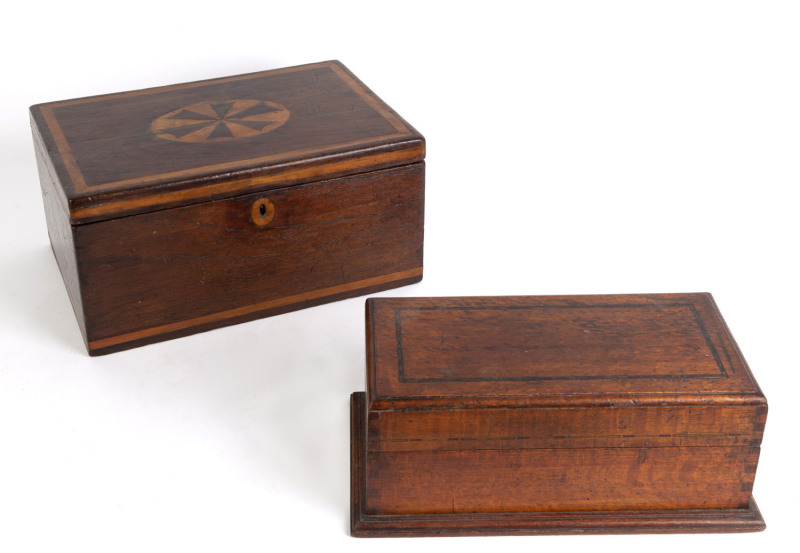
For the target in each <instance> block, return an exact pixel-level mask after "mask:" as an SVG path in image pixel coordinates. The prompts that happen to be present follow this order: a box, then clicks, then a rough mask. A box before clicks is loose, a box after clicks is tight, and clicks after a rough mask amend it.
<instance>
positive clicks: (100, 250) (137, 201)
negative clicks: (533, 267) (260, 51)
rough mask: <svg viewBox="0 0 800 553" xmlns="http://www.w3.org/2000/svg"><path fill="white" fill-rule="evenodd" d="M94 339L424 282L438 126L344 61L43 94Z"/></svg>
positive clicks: (61, 222)
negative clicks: (80, 94)
mask: <svg viewBox="0 0 800 553" xmlns="http://www.w3.org/2000/svg"><path fill="white" fill-rule="evenodd" d="M31 124H32V128H33V135H34V144H35V148H36V157H37V161H38V166H39V175H40V180H41V187H42V194H43V197H44V205H45V211H46V215H47V225H48V231H49V234H50V241H51V243H52V246H53V251H54V252H55V256H56V259H57V260H58V265H59V267H60V269H61V273H62V275H63V277H64V282H65V283H66V286H67V290H68V292H69V296H70V299H71V301H72V305H73V307H74V309H75V313H76V315H77V318H78V322H79V323H80V327H81V331H82V333H83V336H84V339H85V341H86V344H87V348H88V350H89V353H90V354H103V353H109V352H112V351H116V350H122V349H127V348H131V347H134V346H139V345H143V344H146V343H150V342H155V341H160V340H165V339H168V338H173V337H176V336H181V335H186V334H191V333H195V332H198V331H202V330H207V329H210V328H215V327H219V326H222V325H228V324H233V323H237V322H241V321H246V320H250V319H255V318H258V317H264V316H268V315H275V314H278V313H283V312H286V311H292V310H295V309H300V308H303V307H308V306H312V305H317V304H321V303H325V302H329V301H333V300H337V299H342V298H347V297H352V296H357V295H361V294H367V293H371V292H375V291H378V290H384V289H387V288H392V287H396V286H402V285H405V284H410V283H413V282H417V281H419V280H420V279H421V278H422V244H423V197H424V161H423V159H424V156H425V142H424V139H423V137H422V135H420V134H419V133H418V132H417V131H415V130H414V129H413V128H412V127H411V126H410V125H409V124H408V123H406V122H405V121H404V120H403V119H402V118H400V117H399V116H398V115H397V114H396V113H395V112H394V111H392V109H391V108H389V107H388V106H387V105H386V104H385V103H383V102H382V101H381V100H380V99H379V98H378V97H377V96H375V94H373V93H372V92H371V91H370V90H369V89H368V88H367V87H366V86H364V85H363V84H362V83H361V82H360V81H359V80H358V79H357V78H356V77H355V76H353V74H352V73H350V72H349V71H348V70H347V69H346V68H345V67H344V66H343V65H342V64H340V63H338V62H335V61H331V62H324V63H318V64H313V65H305V66H300V67H291V68H287V69H279V70H275V71H266V72H262V73H253V74H249V75H239V76H235V77H228V78H221V79H214V80H209V81H200V82H193V83H186V84H179V85H175V86H167V87H162V88H152V89H147V90H139V91H135V92H125V93H121V94H111V95H107V96H96V97H91V98H80V99H76V100H67V101H63V102H54V103H49V104H41V105H36V106H33V107H32V108H31Z"/></svg>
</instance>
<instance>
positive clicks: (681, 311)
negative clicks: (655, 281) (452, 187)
mask: <svg viewBox="0 0 800 553" xmlns="http://www.w3.org/2000/svg"><path fill="white" fill-rule="evenodd" d="M367 363H368V365H367V388H368V391H367V393H366V394H365V395H364V396H361V395H359V394H356V395H354V398H353V402H354V403H353V432H354V447H355V448H356V449H354V451H353V476H352V479H353V490H354V491H353V494H354V495H353V502H354V503H353V505H354V506H353V522H352V525H353V526H352V532H353V534H354V535H365V536H368V535H428V534H438V533H442V534H480V533H490V534H503V533H561V532H621V531H635V532H654V531H659V532H661V531H670V532H672V531H753V530H760V529H763V528H764V525H763V520H762V519H761V517H760V514H759V513H758V511H757V509H755V507H754V503H753V502H752V497H751V492H752V488H753V481H754V478H755V472H756V466H757V464H758V456H759V452H760V444H761V438H762V435H763V430H764V423H765V420H766V413H767V403H766V399H765V398H764V396H763V394H762V393H761V391H760V389H759V388H758V385H757V384H756V382H755V379H754V378H753V377H752V374H751V373H750V370H749V368H748V367H747V364H746V362H745V361H744V358H743V357H742V356H741V354H740V352H739V350H738V348H737V346H736V344H735V342H734V341H733V338H732V336H731V335H730V333H729V331H728V329H727V327H726V326H725V323H724V322H723V320H722V318H721V316H720V314H719V311H718V310H717V308H716V305H715V304H714V302H713V299H712V298H711V296H710V295H708V294H656V295H617V296H552V297H516V298H497V297H496V298H488V297H487V298H378V299H370V300H368V302H367Z"/></svg>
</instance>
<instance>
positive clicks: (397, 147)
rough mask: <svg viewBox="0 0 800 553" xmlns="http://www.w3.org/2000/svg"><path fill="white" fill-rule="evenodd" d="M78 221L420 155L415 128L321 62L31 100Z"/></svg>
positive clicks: (37, 127) (340, 70)
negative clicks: (102, 93) (43, 101)
mask: <svg viewBox="0 0 800 553" xmlns="http://www.w3.org/2000/svg"><path fill="white" fill-rule="evenodd" d="M31 121H32V126H33V129H34V137H35V140H36V141H37V142H38V144H37V148H38V149H40V150H41V151H43V152H46V153H47V156H46V157H47V158H49V159H46V160H45V161H46V163H47V167H48V170H50V171H51V172H52V173H53V176H54V181H55V182H56V183H60V188H61V190H59V192H61V193H63V197H62V200H64V202H66V205H67V206H68V209H69V212H70V218H71V222H72V223H73V224H75V223H84V222H90V221H97V220H103V219H111V218H116V217H121V216H124V215H131V214H135V213H141V212H146V211H156V210H159V209H163V208H167V207H174V206H177V205H186V204H191V203H197V202H201V201H207V200H212V199H217V198H222V197H230V196H235V195H239V194H244V193H248V192H256V191H260V190H266V189H271V188H277V187H283V186H288V185H293V184H298V183H303V182H311V181H319V180H323V179H327V178H332V177H339V176H345V175H350V174H356V173H363V172H366V171H373V170H377V169H382V168H386V167H392V166H399V165H405V164H408V163H414V162H418V161H422V160H423V159H424V157H425V143H424V139H423V137H422V135H420V134H419V133H418V132H417V131H415V130H414V129H413V128H412V127H411V126H410V125H409V124H408V123H406V122H405V121H404V120H403V119H402V118H400V117H399V116H398V115H397V114H396V113H395V112H394V111H393V110H392V109H391V108H389V106H387V105H386V104H385V103H384V102H382V101H381V100H380V99H379V98H378V97H377V96H375V94H373V93H372V92H371V91H370V90H369V89H368V88H367V87H366V86H364V84H363V83H361V81H359V80H358V79H357V78H356V77H355V76H354V75H353V74H352V73H350V72H349V71H348V70H347V68H345V67H344V66H343V65H342V64H341V63H339V62H336V61H329V62H323V63H317V64H311V65H304V66H299V67H290V68H286V69H278V70H274V71H264V72H261V73H252V74H248V75H239V76H235V77H227V78H221V79H213V80H208V81H198V82H193V83H185V84H178V85H173V86H165V87H159V88H150V89H145V90H138V91H133V92H124V93H120V94H110V95H105V96H94V97H89V98H79V99H74V100H66V101H62V102H53V103H48V104H40V105H36V106H33V107H31Z"/></svg>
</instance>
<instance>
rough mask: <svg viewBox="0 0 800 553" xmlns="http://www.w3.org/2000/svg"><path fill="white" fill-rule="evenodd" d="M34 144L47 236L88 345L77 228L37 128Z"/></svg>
mask: <svg viewBox="0 0 800 553" xmlns="http://www.w3.org/2000/svg"><path fill="white" fill-rule="evenodd" d="M33 142H34V149H35V151H36V165H37V168H38V170H39V183H40V185H41V189H42V201H43V203H44V214H45V218H46V220H47V234H48V236H49V237H50V245H51V246H52V248H53V254H54V255H55V258H56V262H57V263H58V268H59V270H60V271H61V276H62V278H63V279H64V284H65V286H66V288H67V294H68V295H69V300H70V302H71V303H72V308H73V310H74V311H75V317H76V318H77V319H78V325H79V326H80V329H81V334H82V335H83V338H84V341H85V340H86V323H85V319H84V314H83V304H82V301H81V286H80V280H79V278H78V262H77V257H76V255H75V242H74V235H73V228H72V225H70V221H69V213H68V211H67V207H66V204H65V201H64V200H63V199H62V197H61V195H60V194H59V190H58V185H57V184H56V177H55V176H54V172H53V169H52V168H51V167H50V166H49V164H48V162H47V161H46V159H45V154H44V152H43V150H44V148H43V146H42V144H41V141H40V140H39V137H38V136H37V132H36V128H35V126H34V140H33Z"/></svg>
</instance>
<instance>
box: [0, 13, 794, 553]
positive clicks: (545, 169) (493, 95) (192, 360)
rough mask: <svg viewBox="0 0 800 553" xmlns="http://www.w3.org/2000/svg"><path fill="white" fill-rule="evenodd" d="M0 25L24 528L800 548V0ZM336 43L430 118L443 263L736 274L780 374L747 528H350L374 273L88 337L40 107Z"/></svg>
mask: <svg viewBox="0 0 800 553" xmlns="http://www.w3.org/2000/svg"><path fill="white" fill-rule="evenodd" d="M16 4H17V5H16V6H13V7H12V6H6V7H5V8H4V21H3V23H4V24H3V33H2V35H0V47H1V49H0V51H2V56H3V75H4V78H3V81H4V84H3V86H2V95H3V101H2V102H1V103H0V112H1V113H2V123H3V124H2V126H1V127H0V155H1V156H2V160H1V162H2V164H1V166H2V170H3V171H2V175H3V181H4V182H3V186H2V196H0V225H2V226H1V227H0V237H1V238H0V240H2V244H1V245H0V271H1V272H0V309H1V311H0V551H9V552H16V551H47V552H52V551H64V550H76V551H77V550H80V551H85V552H94V551H103V552H106V551H115V552H117V551H136V552H142V551H156V552H160V551H170V552H174V551H192V552H198V551H237V552H238V551H295V550H307V549H310V548H311V547H314V549H315V550H324V551H330V550H335V551H339V550H341V551H344V550H354V551H356V550H358V551H365V550H367V549H369V550H370V551H379V552H382V551H406V550H407V549H408V548H409V547H413V548H414V549H415V550H417V551H420V552H423V551H442V550H444V551H448V550H449V551H455V550H459V551H462V550H463V551H487V549H489V548H502V549H503V550H504V551H531V550H537V549H541V550H559V551H579V550H580V551H584V550H586V549H591V550H593V551H620V550H624V551H633V550H636V551H644V550H649V551H673V552H674V551H708V550H719V551H753V550H761V551H775V550H784V551H785V550H795V551H796V549H794V548H795V547H796V544H792V543H791V542H789V539H790V536H793V535H795V536H796V524H797V520H796V518H797V514H798V507H797V502H796V500H797V497H798V496H800V489H798V484H797V458H798V457H797V446H796V444H797V438H796V430H797V422H798V414H797V413H798V405H797V404H798V401H797V397H798V387H799V386H800V381H799V379H798V376H797V375H798V355H797V347H796V344H797V340H798V330H799V328H798V327H800V324H798V313H799V312H800V311H799V308H800V302H799V301H798V295H797V292H798V259H797V258H798V237H799V236H800V233H799V232H798V231H799V226H800V225H798V221H797V210H798V201H797V195H796V192H797V185H798V178H799V177H800V165H799V163H798V159H799V158H798V155H799V154H798V153H799V152H800V72H799V71H798V68H799V67H800V65H799V64H798V61H800V59H799V58H800V32H798V28H800V12H799V11H798V5H797V4H796V3H793V2H763V1H758V2H756V1H753V2H739V1H731V0H726V1H721V2H707V1H701V0H692V1H679V0H670V1H664V2H643V1H631V2H618V1H602V2H597V1H591V2H575V1H561V2H532V3H525V4H523V3H520V4H511V3H504V2H500V1H494V2H488V3H480V4H469V3H458V4H455V3H454V4H452V5H440V4H437V3H435V2H433V0H428V1H427V2H412V1H404V2H392V3H382V2H363V3H348V2H341V1H336V2H328V3H323V4H316V5H301V4H299V3H295V2H285V3H271V2H265V1H261V2H252V3H245V2H236V1H227V2H218V3H203V2H198V1H193V2H166V1H161V2H150V1H141V0H140V1H137V2H122V3H115V2H108V1H104V2H29V3H27V5H25V6H23V5H22V3H21V2H17V3H16ZM333 58H335V59H340V60H341V61H343V62H344V63H345V64H346V65H347V66H348V67H349V68H350V69H351V70H353V71H354V72H355V73H356V75H358V76H359V77H360V78H361V79H362V80H364V81H365V82H366V83H367V85H368V86H370V87H371V88H372V89H373V90H374V91H375V92H376V93H377V94H378V95H379V96H381V97H382V98H383V99H384V100H386V101H387V103H389V104H390V105H391V106H392V107H394V108H395V109H396V110H397V111H398V112H399V113H401V114H402V115H403V116H404V117H405V118H406V119H408V120H409V121H410V122H411V124H412V125H414V126H415V127H417V128H418V129H419V130H420V131H421V132H422V133H423V134H424V135H425V136H426V138H427V144H428V157H427V160H428V161H427V163H428V165H427V169H428V171H427V198H426V228H425V232H426V234H425V278H424V280H423V282H422V283H421V284H418V285H415V286H410V287H406V288H402V289H398V290H393V291H390V292H386V293H384V294H383V295H407V296H428V295H431V296H437V295H484V294H485V295H490V294H586V293H625V292H695V291H709V292H712V293H713V294H714V296H715V298H716V300H717V302H718V304H719V307H720V309H721V311H722V313H723V315H724V316H725V318H726V320H727V322H728V324H729V326H730V327H731V329H732V331H733V334H734V336H735V337H736V338H737V340H738V343H739V345H740V346H741V348H742V350H743V352H744V354H745V356H746V358H747V360H748V361H749V363H750V366H751V368H752V369H753V372H754V373H755V375H756V377H757V378H758V380H759V382H760V384H761V386H762V388H763V390H764V392H765V393H766V395H767V397H768V399H769V401H770V414H769V419H768V422H767V428H766V434H765V438H764V442H763V449H762V457H761V463H760V465H759V469H758V476H757V478H756V484H755V490H754V495H755V497H756V499H757V501H758V502H759V505H760V507H761V510H762V513H763V515H764V517H765V519H766V521H767V525H768V529H767V530H766V532H764V533H760V534H748V535H679V536H596V537H584V536H575V537H563V536H562V537H506V538H423V539H410V538H409V539H385V540H357V539H354V538H350V537H349V535H348V524H349V522H348V509H349V474H348V467H349V433H348V424H349V421H348V401H349V395H350V393H351V392H353V391H356V390H363V389H364V388H363V386H364V384H363V381H364V376H363V375H364V361H365V359H364V357H365V354H364V330H363V304H364V298H357V299H352V300H348V301H343V302H339V303H336V304H332V305H327V306H323V307H317V308H313V309H308V310H305V311H301V312H297V313H293V314H288V315H283V316H279V317H273V318H270V319H266V320H261V321H257V322H252V323H248V324H243V325H238V326H234V327H229V328H226V329H222V330H215V331H212V332H208V333H205V334H200V335H196V336H193V337H189V338H183V339H180V340H174V341H171V342H167V343H162V344H158V345H152V346H147V347H144V348H140V349H136V350H133V351H128V352H124V353H117V354H113V355H110V356H106V357H100V358H90V357H88V356H87V354H86V353H85V351H84V348H83V344H82V341H81V338H80V334H79V331H78V325H77V323H76V322H75V319H74V315H73V313H72V308H71V306H70V304H69V301H68V299H67V294H66V292H65V289H64V286H63V284H62V281H61V276H60V274H59V272H58V269H57V267H56V263H55V261H54V259H53V256H52V253H51V251H50V247H49V245H48V239H47V231H46V226H45V220H44V215H43V209H42V205H41V199H40V192H39V185H38V177H37V174H36V169H35V162H34V156H33V147H32V142H31V138H30V132H29V125H28V115H27V107H28V106H29V105H31V104H34V103H39V102H45V101H54V100H62V99H66V98H72V97H79V96H86V95H91V94H101V93H107V92H117V91H123V90H130V89H137V88H143V87H149V86H156V85H167V84H173V83H177V82H183V81H190V80H197V79H205V78H212V77H219V76H227V75H232V74H238V73H244V72H251V71H258V70H263V69H273V68H278V67H284V66H290V65H297V64H301V63H308V62H314V61H321V60H326V59H333Z"/></svg>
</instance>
